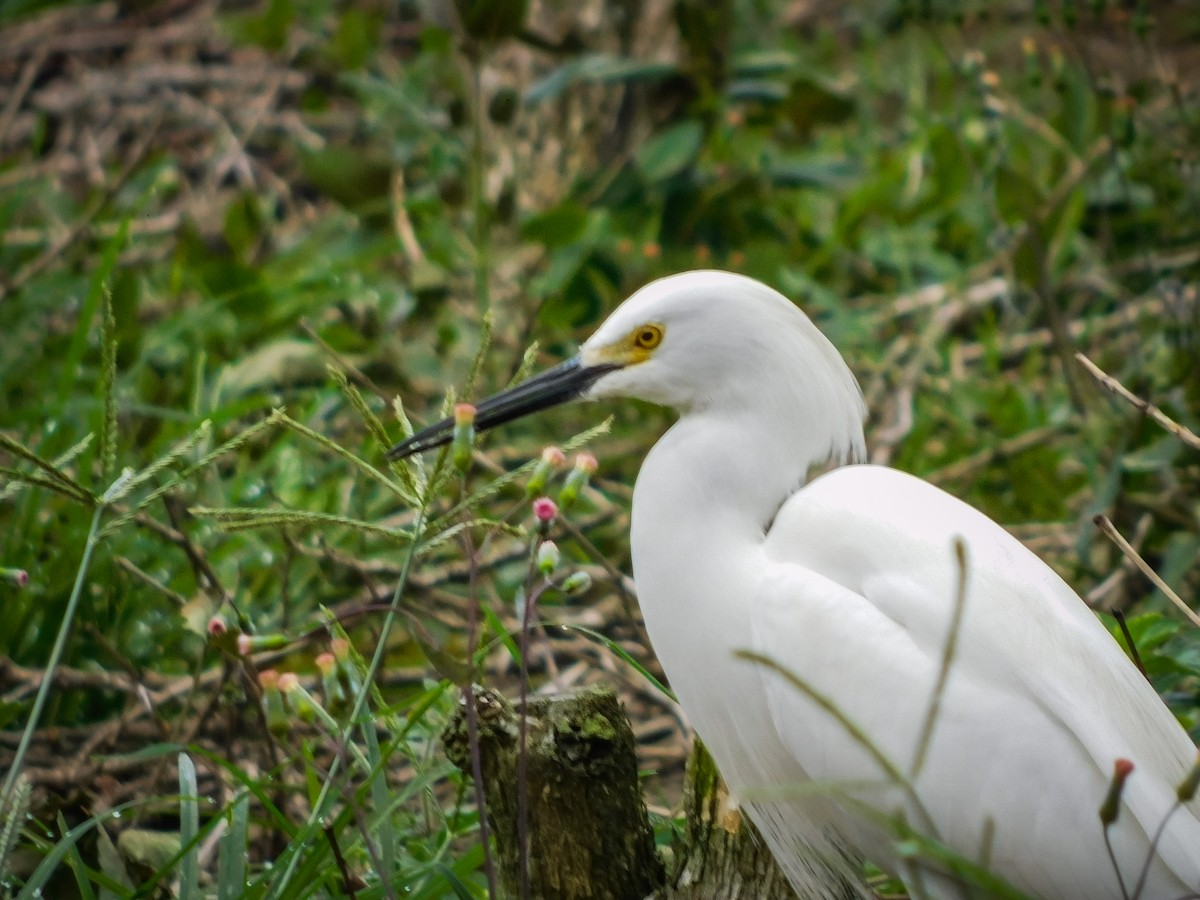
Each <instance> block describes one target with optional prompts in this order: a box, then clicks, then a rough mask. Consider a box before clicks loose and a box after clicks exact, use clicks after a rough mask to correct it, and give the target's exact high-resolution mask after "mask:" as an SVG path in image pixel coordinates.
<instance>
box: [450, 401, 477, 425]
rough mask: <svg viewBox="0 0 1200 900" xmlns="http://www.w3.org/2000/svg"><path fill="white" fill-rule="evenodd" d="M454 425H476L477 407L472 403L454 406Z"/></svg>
mask: <svg viewBox="0 0 1200 900" xmlns="http://www.w3.org/2000/svg"><path fill="white" fill-rule="evenodd" d="M454 424H455V425H458V426H460V427H461V426H463V425H474V424H475V407H474V406H472V405H471V404H470V403H455V404H454Z"/></svg>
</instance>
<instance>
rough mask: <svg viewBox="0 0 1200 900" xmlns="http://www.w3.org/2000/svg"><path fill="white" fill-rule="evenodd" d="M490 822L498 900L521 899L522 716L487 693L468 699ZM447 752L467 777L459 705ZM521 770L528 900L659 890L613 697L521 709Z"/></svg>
mask: <svg viewBox="0 0 1200 900" xmlns="http://www.w3.org/2000/svg"><path fill="white" fill-rule="evenodd" d="M472 693H473V695H474V697H475V709H476V713H477V717H478V718H477V722H478V729H479V730H478V733H479V752H480V763H481V771H482V775H483V782H484V792H485V796H486V802H487V807H488V810H487V811H488V822H489V823H490V824H491V827H492V832H493V834H494V835H495V839H496V849H497V856H498V859H499V869H500V877H501V881H502V883H503V886H504V890H505V891H506V893H507V894H508V895H510V896H513V897H518V896H520V882H521V855H522V854H521V852H520V838H519V834H520V830H521V829H520V818H521V816H520V791H519V784H520V781H521V777H520V769H521V766H520V762H519V757H520V718H519V715H518V711H517V708H516V707H515V706H514V705H513V704H512V703H510V702H509V701H508V700H506V699H505V698H504V697H503V696H501V695H500V694H498V693H496V692H495V691H492V690H489V689H487V688H481V687H477V688H475V690H474V691H473V692H472ZM443 741H444V743H445V746H446V754H447V756H448V757H449V758H450V761H451V762H453V763H454V764H455V765H456V766H458V767H459V768H460V769H462V770H463V771H464V772H468V773H469V772H470V771H471V751H470V741H469V740H468V725H467V714H466V706H465V704H464V705H461V706H460V707H459V709H458V711H457V712H456V713H455V714H454V716H453V717H452V718H451V720H450V722H449V724H448V725H447V726H446V730H445V732H444V733H443ZM525 748H526V759H525V766H524V781H525V797H526V822H527V823H528V829H527V831H528V835H527V840H528V850H527V853H526V854H525V856H526V860H527V865H528V883H529V896H530V898H532V900H629V898H637V900H641V898H643V897H646V896H649V895H650V894H652V893H653V892H654V891H655V890H656V889H657V888H658V887H659V886H660V885H661V884H662V883H663V865H662V861H661V860H660V859H659V857H658V854H657V852H656V850H655V847H654V832H653V830H652V829H651V828H650V822H649V819H648V817H647V814H646V806H645V803H644V802H643V800H642V795H641V791H640V789H639V786H638V777H637V756H636V754H635V752H634V740H633V730H632V729H631V728H630V727H629V720H628V719H627V718H626V717H625V713H624V711H623V710H622V709H621V704H620V702H619V701H618V700H617V697H616V695H615V694H614V693H613V692H612V691H611V690H609V689H607V688H592V689H589V690H585V691H583V692H581V693H578V694H572V695H569V696H563V697H552V698H544V697H538V698H533V699H531V700H530V701H529V703H528V710H527V714H526V735H525Z"/></svg>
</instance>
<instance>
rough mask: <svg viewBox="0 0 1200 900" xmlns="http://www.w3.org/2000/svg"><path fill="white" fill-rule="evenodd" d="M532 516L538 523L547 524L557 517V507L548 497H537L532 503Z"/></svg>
mask: <svg viewBox="0 0 1200 900" xmlns="http://www.w3.org/2000/svg"><path fill="white" fill-rule="evenodd" d="M533 515H534V517H535V518H537V520H538V521H539V522H542V523H544V524H549V523H550V522H553V521H554V517H555V516H557V515H558V505H557V504H556V503H555V502H554V501H553V500H551V499H550V498H549V497H538V498H537V499H536V500H534V501H533Z"/></svg>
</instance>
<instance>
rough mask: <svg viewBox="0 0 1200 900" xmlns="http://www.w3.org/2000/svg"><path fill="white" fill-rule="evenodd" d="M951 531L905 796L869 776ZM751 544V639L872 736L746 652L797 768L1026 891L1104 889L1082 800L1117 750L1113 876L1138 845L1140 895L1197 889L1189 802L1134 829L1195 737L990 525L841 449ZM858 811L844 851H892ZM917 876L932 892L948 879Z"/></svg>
mask: <svg viewBox="0 0 1200 900" xmlns="http://www.w3.org/2000/svg"><path fill="white" fill-rule="evenodd" d="M956 537H961V538H962V539H963V540H964V542H965V544H966V547H967V556H968V562H967V576H968V578H967V590H966V599H965V607H964V614H963V620H962V624H961V627H960V630H959V632H958V648H957V653H956V655H955V658H954V661H953V664H952V667H951V669H950V675H949V678H948V681H947V684H946V687H945V690H944V691H943V693H942V695H941V705H940V712H939V714H938V716H937V719H936V722H935V725H934V728H933V731H932V738H931V739H930V740H929V741H928V746H927V755H926V758H925V761H924V765H923V768H922V769H921V772H920V775H919V777H918V778H917V779H916V780H915V793H916V795H917V796H918V797H919V804H918V803H917V802H915V801H914V800H913V799H912V797H911V796H910V795H906V794H905V793H904V792H903V791H900V790H898V789H896V788H895V787H894V786H893V787H886V786H885V785H886V784H888V778H887V776H886V773H885V769H884V767H883V765H882V764H881V762H880V760H879V758H878V756H879V755H882V756H883V757H886V759H887V760H888V762H889V763H890V764H891V765H892V766H894V767H895V769H897V770H898V771H899V772H900V773H902V774H903V775H904V776H906V777H908V776H911V774H912V772H913V766H914V762H915V756H916V753H917V747H918V745H919V744H920V743H921V733H922V727H923V723H924V722H925V720H926V717H927V714H928V710H929V707H930V702H931V698H932V696H933V694H934V686H935V684H936V681H937V678H938V675H939V672H940V670H941V668H942V660H943V657H944V652H945V647H946V641H947V637H948V633H949V624H950V620H951V615H952V611H953V608H954V603H955V596H956V593H957V582H958V578H959V567H958V565H957V563H956V561H955V555H954V550H953V544H954V540H955V538H956ZM764 546H765V552H766V555H767V558H768V564H767V574H766V577H765V579H764V582H763V586H762V588H761V589H760V592H759V595H758V596H757V598H756V599H755V601H754V604H753V607H752V610H753V611H752V618H753V629H754V631H753V634H754V641H755V647H754V649H755V650H757V651H758V652H760V653H762V654H764V655H766V656H768V657H770V658H771V659H772V660H774V661H776V662H778V663H779V664H780V665H782V666H784V667H786V668H787V669H788V670H789V671H790V672H792V673H794V675H795V676H796V677H797V678H798V679H799V680H800V681H802V682H803V683H804V684H805V685H807V686H808V687H809V688H810V689H811V690H813V691H815V692H817V693H819V694H823V695H826V696H838V697H841V698H848V699H843V701H842V702H841V703H840V704H839V706H838V709H839V710H840V713H841V714H843V715H844V716H845V718H846V719H847V720H848V721H849V722H850V723H852V724H853V725H854V726H855V727H858V728H860V729H862V731H863V732H864V733H865V734H866V735H868V736H869V737H870V742H871V744H872V745H873V747H874V750H875V751H876V752H875V753H873V752H871V751H869V750H867V749H866V748H864V747H863V746H862V745H861V744H860V743H859V742H858V741H856V739H855V738H854V737H852V736H851V734H850V733H849V731H848V730H847V728H846V727H845V725H844V724H843V723H839V722H838V721H837V720H836V719H835V717H834V716H833V715H831V714H830V713H829V712H828V711H825V710H822V709H821V708H820V707H819V706H818V705H817V704H816V703H814V702H813V700H812V699H811V698H809V697H806V696H805V694H804V693H803V692H802V691H801V690H799V689H797V687H796V686H795V684H794V683H791V682H789V680H788V679H786V678H784V677H781V676H779V675H778V674H777V673H773V672H772V671H771V670H770V669H769V668H768V667H762V673H763V680H764V685H765V687H766V690H767V693H768V698H769V702H770V704H771V711H772V716H773V718H774V721H775V725H776V728H777V729H778V731H779V732H780V735H781V737H782V739H783V741H784V743H785V744H786V745H787V746H788V748H789V749H790V750H791V752H792V753H793V754H794V755H795V757H796V760H797V762H798V763H799V764H800V766H801V767H802V768H803V769H804V770H805V771H807V772H808V773H809V774H810V776H811V777H813V778H817V779H829V780H832V781H836V782H842V783H843V784H844V785H845V788H844V794H845V795H847V796H848V797H850V798H852V800H853V802H857V803H865V804H866V805H867V806H868V807H870V808H871V809H872V810H874V811H876V812H878V813H883V814H887V815H890V814H893V813H895V812H897V811H899V810H904V812H905V815H906V817H907V821H908V822H909V823H910V824H911V825H913V826H915V827H917V828H918V830H922V831H926V832H934V834H933V835H931V836H936V837H939V838H940V839H941V840H943V841H945V842H946V843H947V844H949V845H950V846H951V847H952V848H953V849H954V850H955V851H957V852H958V853H960V854H961V855H963V856H965V857H967V858H968V859H971V860H974V861H986V862H987V863H988V865H989V866H990V867H991V868H992V869H993V870H994V871H996V872H997V873H998V874H1000V875H1002V876H1004V877H1005V878H1007V879H1008V880H1010V881H1011V882H1012V883H1013V884H1015V885H1016V886H1018V887H1020V888H1022V889H1023V890H1026V891H1029V892H1031V893H1033V894H1035V895H1037V896H1039V897H1063V898H1077V897H1085V896H1086V897H1090V898H1102V897H1113V898H1118V900H1119V898H1121V897H1122V890H1121V887H1120V885H1119V883H1118V881H1117V878H1116V876H1115V874H1114V873H1113V869H1112V865H1111V863H1110V862H1109V860H1108V857H1107V854H1106V851H1105V848H1104V841H1103V833H1102V829H1101V824H1100V821H1099V817H1098V809H1099V807H1100V804H1101V802H1102V801H1103V799H1104V796H1105V793H1106V791H1107V789H1108V784H1109V780H1110V778H1111V774H1112V770H1113V764H1114V762H1115V761H1116V760H1117V759H1118V758H1127V759H1129V760H1131V761H1132V762H1133V763H1134V765H1135V771H1134V773H1133V774H1132V775H1131V776H1130V778H1129V781H1128V782H1127V784H1126V789H1125V793H1124V797H1123V799H1124V806H1123V808H1122V811H1121V816H1120V818H1119V820H1118V822H1117V824H1116V825H1115V826H1114V827H1113V829H1112V831H1111V837H1112V840H1113V844H1114V851H1115V854H1116V857H1117V860H1118V863H1119V865H1120V867H1121V872H1122V875H1123V877H1124V879H1125V882H1126V887H1127V889H1128V891H1129V893H1130V894H1131V895H1132V893H1133V885H1134V883H1135V882H1136V881H1137V879H1138V873H1139V872H1140V870H1141V868H1142V866H1143V863H1144V862H1145V861H1146V860H1147V859H1148V858H1151V857H1153V859H1152V861H1151V863H1150V866H1149V873H1148V878H1147V882H1146V888H1145V890H1144V891H1143V892H1142V894H1141V895H1140V896H1141V898H1142V900H1152V898H1158V897H1163V898H1168V897H1170V898H1174V897H1178V896H1180V895H1181V894H1184V893H1186V892H1188V891H1197V890H1198V889H1200V802H1193V803H1192V804H1190V805H1189V807H1188V808H1186V809H1179V810H1176V811H1175V812H1174V813H1173V814H1171V815H1170V818H1169V820H1168V822H1167V825H1166V828H1165V829H1164V830H1163V833H1162V835H1161V837H1160V838H1159V839H1158V842H1157V845H1156V851H1151V849H1150V846H1151V838H1150V837H1148V835H1153V834H1154V832H1155V831H1156V829H1158V827H1159V826H1160V824H1161V823H1162V822H1163V820H1164V818H1165V817H1166V816H1167V815H1168V813H1170V812H1171V809H1172V805H1173V804H1174V802H1175V787H1176V785H1177V784H1179V782H1181V781H1182V780H1183V778H1184V776H1185V775H1186V774H1187V772H1188V771H1189V770H1190V769H1191V767H1192V766H1193V765H1194V764H1195V761H1196V748H1195V746H1194V745H1193V744H1192V742H1191V740H1190V739H1189V738H1188V736H1187V734H1186V732H1185V731H1184V730H1183V728H1182V727H1181V726H1180V725H1179V724H1178V722H1176V721H1175V719H1174V717H1173V716H1172V715H1171V713H1170V712H1169V710H1167V708H1166V707H1165V706H1164V705H1163V703H1162V702H1161V701H1160V700H1159V698H1158V697H1157V696H1156V695H1155V693H1154V691H1153V689H1152V688H1151V687H1150V685H1149V684H1148V683H1147V682H1146V681H1145V679H1144V678H1143V677H1142V675H1141V674H1140V673H1139V672H1138V671H1137V670H1136V669H1135V668H1134V666H1133V665H1132V664H1131V663H1130V662H1129V661H1128V659H1127V658H1126V657H1125V655H1124V653H1123V652H1122V650H1121V648H1120V647H1119V646H1117V644H1116V642H1115V641H1113V640H1112V638H1111V637H1110V636H1109V634H1108V633H1107V631H1105V629H1104V628H1103V626H1102V625H1101V624H1100V623H1099V622H1098V621H1097V620H1096V618H1095V617H1094V616H1093V614H1092V613H1091V612H1090V611H1089V610H1088V609H1087V608H1086V606H1085V605H1084V604H1083V602H1082V601H1081V600H1080V599H1079V598H1078V597H1077V596H1076V595H1075V594H1074V592H1073V591H1071V589H1070V588H1069V587H1067V585H1066V584H1065V583H1064V582H1063V581H1062V580H1061V579H1060V578H1059V577H1058V576H1057V575H1055V574H1054V572H1053V571H1052V570H1051V569H1050V568H1049V567H1048V566H1046V565H1045V564H1044V563H1043V562H1041V560H1039V559H1038V558H1037V557H1036V556H1034V555H1033V554H1032V553H1031V552H1030V551H1029V550H1027V549H1026V548H1025V547H1023V546H1022V545H1021V544H1020V543H1019V542H1018V541H1016V540H1015V539H1014V538H1012V537H1011V536H1010V535H1008V534H1007V533H1006V532H1005V531H1004V530H1003V529H1002V528H1000V527H999V526H998V525H996V524H995V523H993V522H992V521H990V520H989V519H987V517H985V516H983V515H982V514H981V513H979V512H977V511H976V510H974V509H972V508H971V507H969V506H967V505H966V504H964V503H962V502H961V501H959V500H957V499H956V498H954V497H952V496H950V495H949V494H946V493H945V492H943V491H941V490H939V489H937V488H935V487H933V486H932V485H930V484H928V483H926V482H923V481H921V480H919V479H916V478H913V477H911V476H908V475H905V474H903V473H900V472H897V471H895V470H892V469H885V468H880V467H874V466H851V467H846V468H842V469H838V470H835V471H833V472H831V473H829V474H828V475H825V476H823V477H821V478H819V479H817V480H816V481H814V482H813V483H812V484H810V485H808V486H807V487H805V488H804V489H803V490H801V491H800V492H799V493H797V494H796V495H794V496H793V497H792V498H791V499H790V500H789V501H788V502H787V503H786V504H785V505H784V506H783V508H782V509H781V510H780V512H779V515H778V516H777V518H776V520H775V522H774V524H773V526H772V528H771V530H770V532H769V534H768V536H767V539H766V542H765V545H764ZM866 782H870V783H873V784H874V785H875V786H874V787H869V786H864V783H866ZM851 806H853V803H852V804H851ZM926 813H927V817H926V816H925V814H926ZM859 820H860V822H862V823H864V824H863V825H862V833H861V834H859V835H858V836H857V837H858V839H859V840H860V841H861V842H862V849H863V851H864V852H865V853H866V855H867V856H868V857H870V858H873V859H874V860H875V861H876V862H878V863H879V864H881V865H885V866H892V867H893V868H894V869H895V868H896V867H897V865H898V861H897V859H896V857H895V855H894V853H893V851H892V849H891V841H890V840H889V838H888V837H887V835H886V833H884V832H883V831H881V830H879V829H878V828H875V827H873V826H872V824H871V819H870V817H866V818H864V817H861V816H860V819H859ZM899 871H900V874H901V875H903V874H904V872H903V870H899ZM930 878H931V879H932V881H928V882H927V883H926V888H927V889H928V890H929V891H930V892H931V893H933V895H934V896H938V895H953V892H952V891H951V890H949V889H947V888H946V886H945V884H943V883H942V882H941V881H940V880H939V879H938V877H937V876H936V875H933V876H930Z"/></svg>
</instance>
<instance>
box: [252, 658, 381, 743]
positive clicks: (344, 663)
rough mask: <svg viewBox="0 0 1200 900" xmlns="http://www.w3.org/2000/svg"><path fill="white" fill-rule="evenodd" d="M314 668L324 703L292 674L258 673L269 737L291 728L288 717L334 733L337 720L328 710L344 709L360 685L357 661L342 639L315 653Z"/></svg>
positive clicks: (271, 670)
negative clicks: (318, 678)
mask: <svg viewBox="0 0 1200 900" xmlns="http://www.w3.org/2000/svg"><path fill="white" fill-rule="evenodd" d="M316 666H317V672H318V673H319V674H320V677H321V693H322V694H323V695H324V703H322V702H321V700H320V699H319V698H317V697H314V696H313V695H312V694H311V693H309V691H308V690H307V689H306V688H305V687H304V685H302V684H301V683H300V678H299V677H298V676H297V675H296V673H294V672H279V671H277V670H275V669H264V670H263V671H262V672H259V673H258V684H259V687H260V688H262V695H263V711H264V712H265V713H266V717H267V728H268V730H270V732H271V733H272V734H276V735H279V734H283V733H285V732H286V731H287V730H288V728H289V727H290V725H291V719H290V716H292V715H294V716H295V717H296V718H298V719H299V720H300V721H301V722H305V723H308V724H314V723H315V724H319V725H320V726H322V727H323V728H324V729H326V730H327V731H331V732H336V731H337V729H338V724H337V721H336V720H335V719H334V718H333V716H332V715H331V714H330V711H332V712H337V711H339V710H344V709H346V708H348V707H349V704H350V702H351V700H352V698H353V697H354V696H355V695H356V692H357V691H358V690H359V689H360V688H361V686H362V678H361V676H360V675H359V671H358V662H357V660H355V658H354V654H353V653H352V652H351V650H350V642H349V641H347V640H345V639H343V638H336V639H334V640H333V641H331V642H330V652H326V653H321V654H319V655H318V656H317V658H316Z"/></svg>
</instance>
